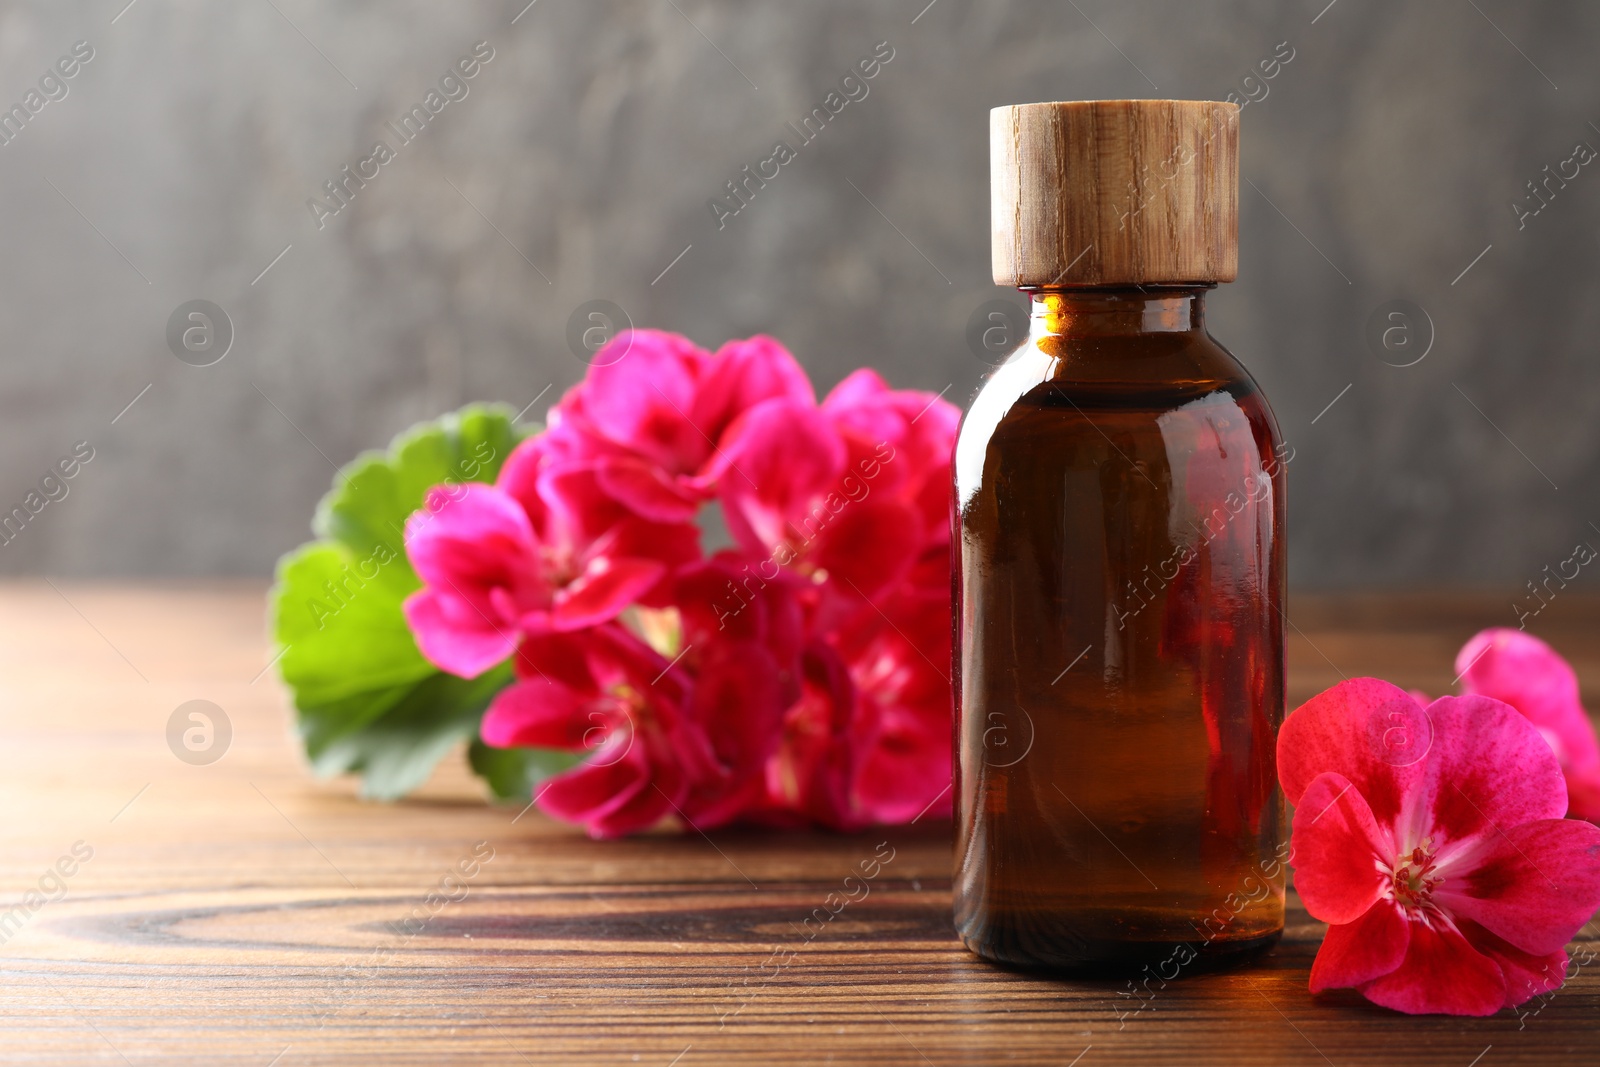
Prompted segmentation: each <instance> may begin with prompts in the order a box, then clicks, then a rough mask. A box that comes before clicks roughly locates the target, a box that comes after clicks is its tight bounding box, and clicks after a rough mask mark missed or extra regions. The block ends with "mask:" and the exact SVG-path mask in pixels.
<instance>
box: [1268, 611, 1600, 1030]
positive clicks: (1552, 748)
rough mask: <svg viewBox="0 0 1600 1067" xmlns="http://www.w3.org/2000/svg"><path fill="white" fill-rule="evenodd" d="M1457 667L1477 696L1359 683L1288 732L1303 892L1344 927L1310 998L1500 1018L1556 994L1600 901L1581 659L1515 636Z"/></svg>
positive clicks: (1468, 655)
mask: <svg viewBox="0 0 1600 1067" xmlns="http://www.w3.org/2000/svg"><path fill="white" fill-rule="evenodd" d="M1457 669H1458V670H1459V671H1460V672H1461V679H1462V681H1463V685H1464V688H1465V689H1466V690H1467V693H1466V695H1464V696H1460V697H1449V696H1447V697H1441V698H1439V699H1438V700H1435V701H1432V702H1431V703H1430V702H1428V701H1427V699H1426V697H1425V696H1423V695H1422V694H1418V693H1407V692H1405V691H1404V690H1401V689H1398V688H1396V687H1395V686H1392V685H1390V684H1389V683H1387V682H1383V681H1379V680H1378V679H1375V678H1356V679H1352V680H1349V681H1346V682H1342V683H1340V684H1339V685H1337V686H1335V687H1333V688H1332V689H1330V690H1328V691H1327V692H1324V693H1322V694H1320V695H1318V696H1316V697H1314V698H1313V699H1311V700H1310V701H1308V702H1307V703H1306V704H1304V705H1303V706H1302V707H1300V708H1299V709H1297V710H1296V711H1295V712H1294V714H1292V715H1290V716H1289V718H1288V719H1287V720H1286V721H1285V723H1284V725H1283V729H1282V731H1281V732H1280V733H1279V736H1278V774H1279V780H1280V781H1281V782H1282V785H1283V789H1284V792H1285V794H1287V796H1288V798H1289V800H1290V801H1291V802H1292V803H1293V804H1294V805H1295V815H1294V835H1293V859H1292V862H1293V864H1294V867H1295V888H1296V890H1297V891H1298V892H1299V894H1300V898H1301V900H1302V901H1303V902H1304V904H1305V906H1306V910H1307V911H1308V912H1310V913H1311V914H1312V915H1313V916H1314V917H1316V918H1318V919H1321V920H1323V921H1324V922H1327V923H1329V924H1330V925H1329V928H1328V934H1327V937H1326V938H1325V939H1324V941H1323V943H1322V947H1321V949H1320V950H1319V951H1318V953H1317V958H1316V961H1315V963H1314V964H1313V965H1312V968H1311V991H1312V992H1314V993H1315V992H1321V991H1323V990H1327V989H1334V988H1342V987H1354V988H1355V989H1356V990H1357V991H1358V992H1359V993H1360V994H1361V995H1362V996H1364V997H1366V998H1367V999H1368V1000H1370V1001H1372V1002H1374V1003H1376V1004H1381V1005H1384V1006H1386V1007H1390V1008H1394V1009H1397V1010H1399V1011H1403V1012H1409V1013H1413V1014H1416V1013H1430V1012H1443V1013H1450V1014H1456V1015H1492V1014H1494V1013H1495V1012H1496V1011H1498V1010H1500V1009H1501V1008H1502V1007H1515V1006H1517V1005H1519V1004H1522V1003H1523V1002H1525V1001H1527V1000H1529V999H1530V998H1532V997H1535V996H1538V995H1540V994H1542V993H1548V992H1550V991H1552V990H1555V989H1557V988H1559V987H1560V986H1561V984H1562V981H1563V980H1564V978H1565V974H1566V969H1567V962H1568V961H1567V956H1566V952H1565V946H1566V945H1567V942H1568V941H1570V940H1571V939H1572V937H1573V935H1574V934H1576V933H1577V932H1578V930H1579V929H1581V928H1582V927H1583V926H1584V925H1585V924H1586V923H1587V922H1588V921H1589V920H1590V918H1591V917H1592V916H1593V915H1594V913H1595V910H1596V908H1597V907H1600V826H1595V825H1593V824H1592V823H1589V822H1584V821H1581V820H1582V819H1584V818H1588V819H1593V818H1595V817H1596V815H1597V814H1600V809H1597V807H1596V804H1595V800H1596V796H1597V789H1596V785H1597V779H1600V753H1597V749H1596V743H1595V732H1594V727H1593V726H1592V724H1591V723H1590V722H1589V719H1588V717H1587V716H1586V715H1585V714H1584V711H1583V708H1582V706H1581V704H1579V702H1578V688H1577V682H1576V679H1575V677H1574V676H1573V673H1572V669H1571V668H1570V667H1569V666H1568V665H1567V664H1566V662H1565V661H1564V660H1562V659H1561V658H1560V656H1558V655H1557V654H1556V653H1555V652H1554V651H1553V650H1551V649H1550V648H1549V646H1547V645H1545V644H1544V643H1543V642H1541V641H1539V640H1538V639H1537V638H1534V637H1532V636H1530V635H1527V634H1524V633H1521V632H1519V631H1515V630H1487V631H1484V632H1483V633H1481V634H1479V635H1478V636H1477V637H1475V638H1473V639H1472V640H1471V641H1469V642H1468V643H1467V645H1466V647H1465V648H1463V649H1462V650H1461V654H1460V656H1459V657H1458V659H1457ZM1569 798H1570V800H1569ZM1569 814H1570V815H1571V816H1573V818H1564V816H1567V815H1569Z"/></svg>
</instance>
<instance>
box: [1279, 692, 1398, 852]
mask: <svg viewBox="0 0 1600 1067" xmlns="http://www.w3.org/2000/svg"><path fill="white" fill-rule="evenodd" d="M1425 723H1426V720H1425V718H1424V716H1423V714H1422V709H1420V708H1419V707H1418V706H1417V703H1416V701H1415V700H1413V699H1412V698H1411V695H1410V694H1409V693H1407V692H1406V691H1405V690H1403V689H1400V688H1398V687H1397V686H1393V685H1390V684H1389V683H1388V682H1385V681H1381V680H1379V679H1377V678H1352V679H1350V680H1348V681H1344V682H1340V683H1339V684H1338V685H1336V686H1334V687H1333V688H1332V689H1328V690H1325V691H1324V692H1321V693H1318V694H1317V695H1316V696H1314V697H1312V698H1311V699H1310V700H1308V701H1306V702H1305V703H1304V704H1302V705H1301V706H1300V707H1299V708H1297V709H1295V711H1294V712H1293V713H1292V714H1290V715H1289V717H1288V718H1287V719H1285V720H1284V723H1283V727H1282V729H1281V730H1280V731H1279V733H1278V779H1279V781H1280V782H1281V783H1282V785H1283V791H1284V794H1285V795H1286V796H1287V797H1288V798H1289V802H1290V803H1291V804H1299V803H1300V795H1301V794H1302V793H1304V792H1305V790H1306V787H1307V786H1309V785H1310V784H1311V781H1312V779H1314V778H1316V777H1317V775H1319V774H1322V773H1324V772H1326V771H1332V772H1334V773H1336V774H1341V775H1343V776H1344V777H1345V778H1347V779H1349V780H1350V781H1351V782H1353V783H1355V787H1356V790H1357V791H1358V792H1359V793H1360V794H1361V795H1362V797H1363V798H1364V799H1365V800H1366V802H1367V804H1368V805H1369V806H1370V807H1371V809H1372V814H1373V817H1374V818H1375V819H1377V821H1378V822H1379V823H1380V824H1383V825H1385V826H1391V825H1393V824H1394V822H1395V820H1396V819H1397V818H1398V817H1399V815H1400V808H1401V801H1402V798H1403V797H1404V796H1405V793H1406V791H1407V790H1408V789H1409V788H1410V787H1411V785H1412V783H1414V782H1415V781H1416V780H1417V779H1419V778H1420V777H1421V774H1422V771H1421V769H1420V766H1419V764H1420V763H1422V762H1424V760H1417V759H1414V753H1412V752H1409V751H1406V747H1407V746H1406V745H1405V744H1401V745H1396V744H1393V743H1392V742H1394V741H1395V740H1396V739H1397V738H1401V739H1403V740H1405V741H1406V742H1407V743H1409V744H1416V741H1415V739H1414V738H1415V735H1416V734H1417V733H1418V732H1419V730H1421V729H1423V728H1424V727H1425ZM1394 730H1400V731H1402V734H1401V735H1396V734H1394V733H1392V732H1391V731H1394ZM1397 752H1399V753H1400V754H1399V755H1397V754H1396V753H1397ZM1407 761H1411V762H1407Z"/></svg>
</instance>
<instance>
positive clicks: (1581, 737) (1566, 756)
mask: <svg viewBox="0 0 1600 1067" xmlns="http://www.w3.org/2000/svg"><path fill="white" fill-rule="evenodd" d="M1456 672H1457V673H1458V674H1459V675H1460V676H1461V684H1462V688H1463V689H1465V690H1466V691H1467V692H1469V693H1481V694H1483V695H1484V696H1488V697H1494V698H1495V699H1496V700H1503V701H1505V702H1506V703H1507V704H1510V705H1511V706H1512V707H1514V708H1516V709H1517V710H1518V711H1520V712H1521V713H1522V714H1523V715H1525V716H1527V718H1528V721H1529V722H1531V723H1533V725H1534V726H1535V727H1537V728H1538V730H1539V733H1540V735H1541V736H1543V737H1544V739H1545V741H1547V742H1548V743H1549V745H1550V748H1551V750H1552V751H1553V752H1555V754H1556V759H1557V761H1559V762H1560V764H1561V771H1562V773H1563V774H1564V775H1566V779H1567V798H1568V803H1569V805H1570V808H1569V811H1568V814H1569V815H1573V816H1576V817H1577V818H1580V819H1588V820H1589V821H1590V822H1600V744H1597V743H1596V741H1595V732H1594V723H1593V722H1592V721H1591V720H1590V719H1589V715H1588V713H1587V712H1585V711H1584V710H1583V703H1582V701H1580V700H1579V698H1578V677H1577V675H1576V674H1574V673H1573V670H1572V667H1571V666H1570V665H1568V663H1567V661H1566V660H1564V659H1562V658H1561V656H1560V655H1559V654H1558V653H1557V652H1556V651H1555V649H1553V648H1551V647H1550V646H1549V645H1547V644H1545V643H1544V642H1543V641H1541V640H1539V639H1538V638H1537V637H1534V636H1533V635H1532V634H1528V633H1524V632H1522V631H1521V630H1511V629H1493V630H1484V631H1483V632H1482V633H1480V634H1478V635H1477V636H1476V637H1474V638H1473V639H1472V640H1470V641H1468V642H1467V643H1466V644H1465V645H1464V646H1462V649H1461V651H1460V652H1459V653H1458V654H1457V655H1456Z"/></svg>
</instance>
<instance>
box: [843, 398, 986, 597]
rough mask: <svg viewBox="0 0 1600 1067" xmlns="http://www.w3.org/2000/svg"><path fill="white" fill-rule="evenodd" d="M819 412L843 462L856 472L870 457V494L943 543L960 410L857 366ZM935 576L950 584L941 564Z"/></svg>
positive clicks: (865, 467) (933, 540) (867, 465)
mask: <svg viewBox="0 0 1600 1067" xmlns="http://www.w3.org/2000/svg"><path fill="white" fill-rule="evenodd" d="M822 411H823V414H824V415H826V416H827V418H828V420H829V422H831V423H832V424H833V426H834V428H835V430H837V431H838V433H839V434H840V436H841V437H842V438H843V439H844V442H845V448H846V450H847V461H846V466H847V467H848V468H849V469H850V470H851V471H853V472H854V473H856V474H858V475H859V474H862V473H863V472H866V471H871V470H873V469H874V467H875V464H874V461H877V469H878V471H879V473H878V475H877V476H876V477H874V478H872V479H870V481H871V483H872V486H873V491H874V492H878V493H885V494H890V495H893V496H894V497H896V498H897V499H900V500H904V501H907V502H908V503H910V504H911V505H912V506H913V507H914V508H915V509H916V510H917V512H918V513H919V515H920V517H921V519H922V524H921V525H922V529H923V533H924V535H925V539H926V542H927V543H928V544H934V545H948V544H949V543H950V461H951V456H952V453H953V452H954V450H955V442H956V430H957V428H958V427H959V425H960V422H961V409H959V408H957V407H956V406H955V405H954V404H952V403H950V402H949V401H947V400H944V399H942V398H941V397H940V396H938V395H937V394H935V393H928V392H924V391H922V390H920V389H891V388H889V385H888V383H887V382H885V381H884V380H883V378H882V377H881V376H879V374H878V373H877V372H876V371H874V370H872V369H870V368H866V367H863V368H862V369H860V370H858V371H855V372H854V373H852V374H851V375H849V376H848V377H846V378H845V379H844V380H843V381H841V382H840V383H839V384H838V385H836V386H834V387H833V390H832V392H830V393H829V394H828V396H827V398H826V399H825V400H823V402H822ZM884 446H888V447H887V450H886V449H885V447H884ZM934 581H935V584H941V585H948V584H949V582H950V575H949V568H948V566H946V567H945V568H944V573H943V574H941V575H938V576H937V577H936V578H935V579H934Z"/></svg>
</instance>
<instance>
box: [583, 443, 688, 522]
mask: <svg viewBox="0 0 1600 1067" xmlns="http://www.w3.org/2000/svg"><path fill="white" fill-rule="evenodd" d="M596 471H597V473H598V476H599V484H600V488H602V489H604V490H605V491H606V492H607V493H608V494H610V495H611V496H612V497H614V498H616V499H617V500H618V501H620V502H621V503H623V504H624V505H626V506H627V507H628V509H629V510H630V511H633V512H636V513H637V514H639V515H642V516H643V517H644V518H647V519H655V520H656V521H658V522H692V521H693V520H694V516H695V513H696V512H697V511H699V510H700V504H701V503H702V498H701V495H700V493H698V492H696V491H695V490H694V489H692V488H690V487H689V486H688V485H687V484H686V483H685V482H684V481H683V480H681V479H679V478H674V477H672V476H671V475H669V474H668V473H667V472H666V471H665V470H663V469H662V468H661V467H659V466H657V465H656V464H653V463H645V462H643V461H641V460H636V459H631V458H624V457H617V458H613V459H607V460H603V461H601V462H600V464H599V465H598V466H597V468H596Z"/></svg>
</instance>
